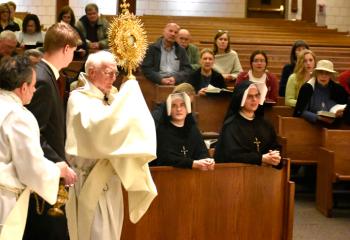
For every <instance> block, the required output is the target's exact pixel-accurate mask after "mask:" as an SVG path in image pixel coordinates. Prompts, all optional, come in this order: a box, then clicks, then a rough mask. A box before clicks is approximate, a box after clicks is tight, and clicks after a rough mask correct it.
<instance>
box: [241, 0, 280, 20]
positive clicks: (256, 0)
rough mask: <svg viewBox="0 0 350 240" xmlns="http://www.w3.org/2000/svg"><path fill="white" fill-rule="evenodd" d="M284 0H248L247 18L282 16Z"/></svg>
mask: <svg viewBox="0 0 350 240" xmlns="http://www.w3.org/2000/svg"><path fill="white" fill-rule="evenodd" d="M285 2H286V1H285V0H248V1H247V18H284V15H285V8H286V7H285Z"/></svg>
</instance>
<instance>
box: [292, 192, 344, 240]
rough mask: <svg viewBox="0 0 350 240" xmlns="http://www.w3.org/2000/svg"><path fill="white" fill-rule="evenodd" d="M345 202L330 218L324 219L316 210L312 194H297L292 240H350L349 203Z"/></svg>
mask: <svg viewBox="0 0 350 240" xmlns="http://www.w3.org/2000/svg"><path fill="white" fill-rule="evenodd" d="M345 201H346V202H345V204H342V208H339V209H336V210H335V211H334V214H333V215H334V216H333V217H332V218H326V217H325V216H323V215H322V214H321V213H320V212H318V211H317V210H316V208H315V200H314V194H310V193H298V192H297V193H296V198H295V215H294V231H293V239H294V240H350V207H349V206H350V201H349V199H347V200H345ZM344 206H346V207H344Z"/></svg>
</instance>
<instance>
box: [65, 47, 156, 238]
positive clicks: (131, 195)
mask: <svg viewBox="0 0 350 240" xmlns="http://www.w3.org/2000/svg"><path fill="white" fill-rule="evenodd" d="M117 71H118V70H117V66H116V60H115V58H114V55H113V54H111V53H110V52H107V51H100V52H97V53H94V54H90V55H89V57H88V59H87V61H86V64H85V72H86V74H85V73H81V75H80V80H81V81H83V84H84V85H83V87H80V88H77V89H76V90H74V91H73V92H72V93H71V95H70V97H69V100H68V110H67V111H68V112H67V141H66V152H67V154H68V161H69V162H70V163H71V164H72V166H73V168H74V169H75V170H76V172H77V174H78V181H77V183H76V184H75V186H74V188H71V189H70V192H69V200H68V202H67V205H66V213H67V219H68V229H69V234H70V239H71V240H86V239H89V240H100V239H103V240H116V239H120V235H121V228H122V224H123V215H124V214H123V196H122V188H121V185H123V186H124V188H125V189H126V191H127V192H128V201H129V202H128V203H129V215H130V220H131V221H132V222H134V223H135V222H137V221H138V220H139V219H140V218H141V217H142V215H143V214H144V213H145V212H146V211H147V208H148V207H149V205H150V204H151V202H152V200H153V199H154V197H155V196H156V195H157V190H156V187H155V185H154V183H153V180H152V178H151V175H150V171H149V167H148V162H150V161H151V160H153V159H155V158H156V133H155V127H154V123H153V119H152V116H151V115H150V112H149V110H148V108H147V105H146V103H145V100H144V98H143V95H142V93H141V90H140V87H139V85H138V82H137V81H136V80H127V81H126V82H125V83H123V85H122V86H121V89H120V91H119V92H118V90H117V89H116V88H115V87H113V86H112V84H113V82H114V81H115V79H116V74H117Z"/></svg>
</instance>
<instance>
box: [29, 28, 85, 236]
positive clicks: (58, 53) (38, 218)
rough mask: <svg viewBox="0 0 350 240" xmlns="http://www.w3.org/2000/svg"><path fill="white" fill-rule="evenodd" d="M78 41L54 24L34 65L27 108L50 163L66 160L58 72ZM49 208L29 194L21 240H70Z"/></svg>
mask: <svg viewBox="0 0 350 240" xmlns="http://www.w3.org/2000/svg"><path fill="white" fill-rule="evenodd" d="M79 42H80V38H79V35H78V33H77V32H76V31H75V30H74V29H73V28H72V27H71V26H69V25H68V24H65V23H56V24H54V25H53V26H51V27H50V28H49V29H48V31H47V33H46V35H45V40H44V56H43V58H42V60H41V61H40V62H39V63H38V64H37V65H36V74H37V79H36V80H37V83H36V92H35V94H34V97H33V99H32V102H31V103H30V104H29V105H28V106H27V107H28V109H29V110H30V111H31V112H32V113H33V115H34V116H35V118H36V119H37V121H38V123H39V127H40V142H41V147H42V149H43V151H44V155H45V157H46V158H47V159H49V160H51V161H53V162H61V161H65V160H66V159H65V151H64V143H65V134H66V127H65V114H64V107H63V101H62V99H61V97H60V94H59V88H58V85H57V79H58V77H59V70H60V69H62V68H64V67H67V66H68V64H69V63H70V62H71V61H72V59H73V54H74V51H75V49H76V48H77V46H78V45H79ZM51 207H52V206H50V205H49V204H48V203H46V202H45V201H44V200H43V199H41V198H40V197H39V196H38V195H35V194H32V195H31V198H30V203H29V210H28V218H27V224H26V230H25V233H24V236H23V239H25V240H29V239H45V240H66V239H69V236H68V230H67V222H66V217H65V216H62V217H52V216H49V215H48V214H47V210H48V209H50V208H51Z"/></svg>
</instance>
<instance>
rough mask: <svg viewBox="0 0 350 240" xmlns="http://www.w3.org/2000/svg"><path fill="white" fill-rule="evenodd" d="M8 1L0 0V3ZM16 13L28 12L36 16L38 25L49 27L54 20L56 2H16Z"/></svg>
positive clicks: (41, 0)
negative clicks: (38, 20) (38, 21)
mask: <svg viewBox="0 0 350 240" xmlns="http://www.w3.org/2000/svg"><path fill="white" fill-rule="evenodd" d="M4 2H8V1H4V0H0V3H4ZM13 2H14V3H16V5H17V10H16V11H18V12H30V13H34V14H37V15H38V17H39V19H40V23H41V24H44V25H45V27H48V26H50V25H51V24H52V23H54V22H55V21H56V20H55V18H56V16H55V15H56V0H16V1H13Z"/></svg>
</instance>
